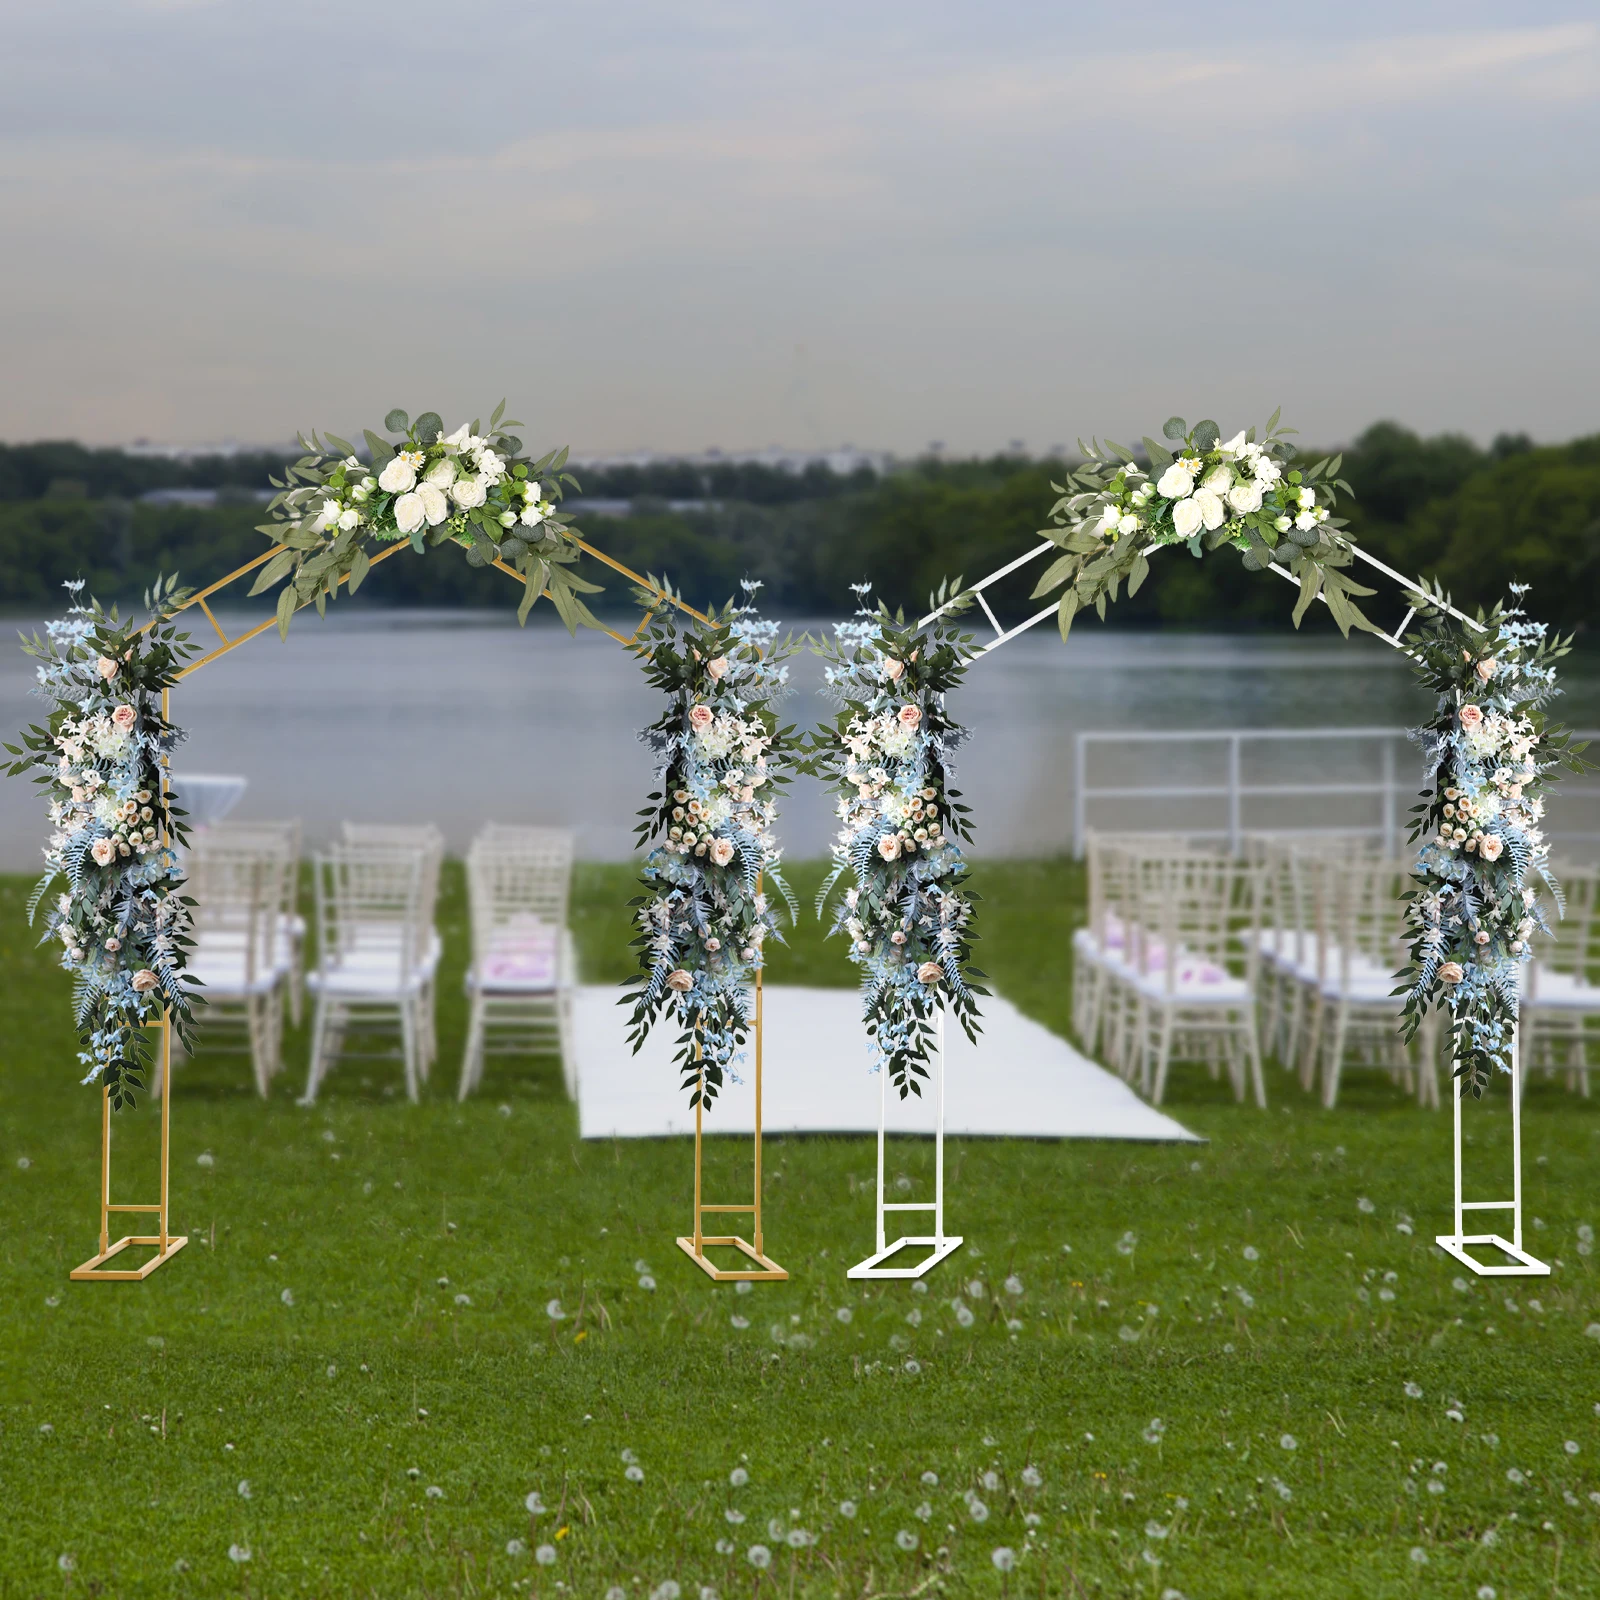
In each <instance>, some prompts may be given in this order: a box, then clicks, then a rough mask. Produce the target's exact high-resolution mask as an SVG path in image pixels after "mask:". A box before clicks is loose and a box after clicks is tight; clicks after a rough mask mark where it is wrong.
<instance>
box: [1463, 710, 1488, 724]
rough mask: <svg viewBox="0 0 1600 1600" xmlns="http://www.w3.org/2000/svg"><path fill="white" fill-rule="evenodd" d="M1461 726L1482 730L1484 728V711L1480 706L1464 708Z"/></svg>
mask: <svg viewBox="0 0 1600 1600" xmlns="http://www.w3.org/2000/svg"><path fill="white" fill-rule="evenodd" d="M1461 726H1462V727H1463V728H1480V727H1482V726H1483V709H1482V707H1480V706H1462V708H1461Z"/></svg>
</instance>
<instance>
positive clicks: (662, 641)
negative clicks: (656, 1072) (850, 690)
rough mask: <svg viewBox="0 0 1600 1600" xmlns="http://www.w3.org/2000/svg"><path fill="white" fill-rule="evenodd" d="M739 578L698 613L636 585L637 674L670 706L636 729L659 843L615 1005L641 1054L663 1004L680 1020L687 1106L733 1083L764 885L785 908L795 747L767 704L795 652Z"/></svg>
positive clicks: (774, 930) (647, 817) (764, 908)
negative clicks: (630, 967) (784, 863)
mask: <svg viewBox="0 0 1600 1600" xmlns="http://www.w3.org/2000/svg"><path fill="white" fill-rule="evenodd" d="M652 581H653V580H652ZM660 587H661V590H662V593H663V594H665V593H666V585H664V584H663V585H661V586H660ZM744 587H745V591H746V593H745V603H744V604H741V605H738V606H735V605H734V604H733V603H732V602H729V604H728V605H727V606H726V607H724V608H723V610H722V612H721V613H720V614H715V613H714V614H713V615H712V616H711V617H710V618H708V619H707V620H706V621H705V622H696V621H693V620H691V619H686V618H682V617H680V616H679V615H678V614H677V613H676V612H675V611H674V609H673V608H672V607H671V606H670V605H669V604H665V603H663V598H662V594H651V593H648V592H645V591H640V594H639V599H640V602H641V604H643V605H644V606H645V608H646V611H647V613H648V620H647V622H646V624H645V627H644V630H643V632H642V634H641V636H640V643H639V650H640V654H641V656H642V659H643V663H644V671H645V676H646V678H647V679H648V680H649V681H650V683H651V684H652V685H653V686H654V687H656V688H657V689H660V690H661V691H662V692H663V693H665V694H666V695H668V696H669V697H670V704H669V705H668V707H667V709H666V711H665V712H663V714H662V715H661V717H660V718H659V719H658V720H657V721H656V722H654V723H652V724H651V725H650V726H649V727H648V728H646V729H645V730H644V732H643V733H642V734H641V735H640V737H641V738H642V739H643V740H644V741H645V743H646V744H647V745H649V747H650V749H651V751H652V752H653V753H654V755H655V757H656V763H657V765H656V778H657V782H658V784H659V788H658V789H657V791H656V792H655V793H653V794H652V795H651V796H650V802H651V803H650V804H649V805H648V806H647V807H646V808H645V809H644V810H643V811H641V812H640V813H639V815H640V816H641V817H643V818H644V821H643V822H642V823H641V824H640V826H639V830H638V832H639V841H640V843H641V844H649V843H651V841H654V848H653V849H652V850H651V851H650V853H649V855H648V856H647V857H646V859H645V863H644V870H643V875H642V877H643V884H644V888H645V890H646V893H645V894H644V895H642V896H640V897H639V898H637V899H635V900H633V901H631V902H630V905H631V906H632V907H633V908H634V910H635V912H636V917H637V923H638V929H639V932H638V935H637V937H636V938H635V939H634V941H633V943H634V946H635V948H636V949H637V950H638V952H639V968H640V970H639V973H638V974H637V975H636V976H635V977H634V978H632V979H630V980H629V988H630V989H632V990H633V991H634V992H633V993H631V994H629V995H627V996H625V997H624V999H623V1001H622V1004H624V1005H631V1006H632V1008H633V1015H632V1017H631V1018H630V1024H629V1027H630V1031H629V1038H630V1040H631V1042H632V1044H633V1048H634V1050H635V1051H636V1052H637V1050H638V1049H639V1047H640V1046H641V1045H642V1044H643V1043H644V1041H645V1038H646V1036H647V1035H648V1034H649V1031H650V1028H651V1026H652V1024H653V1023H654V1022H655V1021H656V1019H657V1018H658V1017H659V1016H660V1015H661V1014H662V1013H663V1012H667V1013H670V1014H671V1015H672V1016H673V1017H674V1018H675V1019H676V1021H677V1023H678V1026H679V1028H680V1029H681V1030H682V1032H681V1035H680V1037H679V1040H678V1053H677V1056H676V1058H675V1059H676V1060H677V1061H678V1062H679V1064H680V1066H681V1070H682V1073H683V1087H684V1088H686V1089H688V1090H689V1091H690V1096H689V1105H690V1107H691V1109H692V1108H693V1107H695V1106H699V1105H705V1106H709V1105H710V1104H711V1103H712V1101H713V1100H715V1099H716V1096H717V1092H718V1090H719V1089H720V1088H721V1087H722V1084H723V1079H724V1074H727V1075H729V1076H731V1077H733V1080H734V1081H735V1082H738V1081H739V1080H738V1077H737V1074H736V1073H735V1071H734V1067H735V1064H736V1062H737V1061H738V1059H739V1057H740V1055H741V1053H742V1051H743V1047H744V1041H745V1037H746V1034H747V1032H748V1030H749V1026H750V990H751V985H752V984H753V983H754V981H755V976H756V974H757V973H758V972H760V970H761V967H762V962H763V959H764V956H763V947H764V945H765V943H766V941H767V939H768V938H769V937H781V935H779V934H778V919H777V916H776V913H775V912H774V910H773V906H772V903H771V901H770V899H769V898H768V893H767V891H768V887H769V886H770V887H772V888H774V889H776V890H777V892H778V893H779V894H780V895H781V896H782V897H783V899H784V900H785V901H786V902H787V903H788V906H789V910H790V913H791V915H792V914H793V912H794V903H793V899H792V897H791V896H790V894H789V890H788V887H787V885H786V884H785V883H784V881H783V877H782V874H781V872H780V870H779V862H780V859H781V856H780V851H779V849H778V846H777V843H776V841H775V840H774V838H773V833H772V830H773V825H774V824H775V823H776V821H777V817H778V791H779V790H780V789H781V788H782V787H783V785H785V784H786V783H788V782H789V780H790V776H791V774H790V771H789V768H790V767H791V765H792V761H793V754H794V744H793V740H792V737H791V735H792V730H791V729H788V728H780V727H779V726H778V719H777V716H776V714H775V712H774V710H773V706H774V703H775V702H776V701H777V700H778V699H779V698H780V697H781V696H782V695H783V694H784V693H786V692H787V680H788V671H789V669H788V667H787V666H786V665H784V662H785V660H786V659H787V657H788V656H789V655H790V654H791V653H792V652H791V651H790V649H789V648H788V647H787V646H786V645H782V644H779V642H778V638H777V634H778V624H777V623H775V622H771V621H765V620H763V619H762V618H760V617H759V616H758V615H757V614H756V612H755V610H754V608H753V606H752V605H751V604H750V601H751V599H752V597H753V595H754V592H755V590H756V589H757V588H759V585H757V584H752V583H747V584H746V585H745V586H744Z"/></svg>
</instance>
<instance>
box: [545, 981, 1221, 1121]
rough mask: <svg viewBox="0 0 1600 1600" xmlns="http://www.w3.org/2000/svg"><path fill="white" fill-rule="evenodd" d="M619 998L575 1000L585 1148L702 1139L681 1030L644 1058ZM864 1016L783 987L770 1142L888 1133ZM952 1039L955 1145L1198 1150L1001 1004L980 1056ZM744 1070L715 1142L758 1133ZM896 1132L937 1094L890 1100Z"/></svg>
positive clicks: (592, 991) (767, 1111) (774, 1005)
mask: <svg viewBox="0 0 1600 1600" xmlns="http://www.w3.org/2000/svg"><path fill="white" fill-rule="evenodd" d="M621 993H622V991H621V990H620V989H616V988H611V987H609V986H601V985H585V986H584V987H582V988H580V989H579V990H578V992H577V996H576V1000H575V1005H574V1015H573V1023H574V1026H573V1035H574V1038H573V1049H574V1056H575V1061H576V1066H577V1077H578V1123H579V1127H580V1129H581V1131H582V1135H583V1137H584V1138H585V1139H609V1138H622V1139H640V1138H652V1137H656V1136H658V1135H661V1134H671V1133H692V1132H693V1131H694V1114H693V1112H691V1111H690V1110H689V1108H688V1100H689V1097H688V1094H687V1093H686V1092H685V1091H684V1090H682V1089H681V1088H680V1087H679V1079H678V1074H677V1071H676V1070H675V1068H674V1066H673V1063H672V1054H673V1044H674V1042H675V1040H676V1037H677V1034H676V1030H675V1029H674V1028H673V1027H672V1026H671V1025H670V1024H667V1025H665V1026H658V1027H657V1028H656V1030H655V1031H654V1032H653V1033H652V1034H651V1036H650V1038H649V1039H648V1040H647V1041H646V1043H645V1046H644V1048H643V1049H642V1050H641V1051H640V1052H639V1054H638V1055H633V1054H632V1053H631V1052H630V1051H629V1048H628V1042H627V1034H626V1027H625V1024H626V1019H627V1015H628V1013H627V1011H626V1010H625V1009H624V1008H623V1007H622V1006H619V1005H618V1004H617V1000H618V997H619V995H620V994H621ZM860 1007H861V1002H860V999H859V997H858V995H857V994H856V991H855V990H853V989H801V988H787V987H779V986H774V987H772V988H769V989H768V990H767V991H766V1012H765V1021H766V1029H765V1033H766V1053H765V1056H764V1058H763V1060H764V1071H763V1090H764V1094H763V1099H764V1102H765V1103H764V1115H763V1118H762V1122H763V1126H764V1128H765V1129H766V1131H767V1132H768V1133H876V1132H877V1128H878V1078H877V1075H876V1074H875V1073H871V1072H869V1071H868V1061H867V1046H866V1039H865V1035H864V1034H863V1033H862V1031H861V1011H860ZM946 1038H947V1040H948V1060H947V1065H946V1070H945V1084H946V1090H945V1131H946V1132H947V1133H949V1134H952V1135H958V1134H986V1135H1009V1136H1013V1137H1017V1138H1035V1139H1154V1140H1166V1141H1172V1140H1195V1139H1196V1136H1195V1135H1194V1134H1192V1133H1190V1132H1189V1130H1188V1129H1187V1128H1184V1127H1181V1126H1180V1125H1179V1124H1178V1123H1176V1122H1174V1121H1173V1120H1172V1118H1171V1117H1168V1116H1164V1115H1163V1114H1162V1113H1161V1112H1159V1111H1157V1110H1156V1109H1155V1107H1153V1106H1150V1105H1147V1104H1146V1103H1145V1102H1144V1101H1143V1100H1141V1099H1140V1098H1139V1097H1138V1096H1137V1095H1136V1094H1135V1093H1134V1092H1133V1091H1132V1090H1131V1089H1130V1088H1129V1087H1128V1086H1127V1085H1126V1084H1125V1083H1123V1082H1122V1080H1121V1079H1120V1078H1118V1077H1116V1076H1114V1075H1113V1074H1112V1073H1109V1072H1107V1071H1106V1070H1105V1069H1104V1068H1103V1067H1099V1066H1097V1065H1096V1064H1095V1063H1094V1062H1092V1061H1090V1060H1088V1059H1087V1058H1086V1057H1085V1056H1082V1055H1080V1054H1079V1053H1078V1052H1077V1051H1076V1050H1074V1049H1073V1047H1072V1046H1071V1045H1070V1044H1068V1043H1067V1042H1066V1040H1065V1039H1061V1038H1058V1037H1057V1036H1056V1035H1055V1034H1053V1033H1051V1032H1050V1030H1049V1029H1048V1028H1044V1027H1041V1026H1040V1025H1039V1024H1038V1023H1037V1022H1032V1021H1030V1020H1029V1019H1028V1018H1027V1017H1025V1016H1023V1014H1022V1013H1021V1012H1020V1011H1018V1010H1017V1008H1016V1007H1015V1006H1014V1005H1012V1004H1011V1002H1010V1001H1009V1000H1005V999H1002V998H1001V997H1000V996H998V995H996V996H994V997H993V998H991V999H989V1000H986V1001H984V1002H983V1032H982V1034H981V1035H980V1036H979V1040H978V1043H977V1044H976V1045H973V1044H971V1043H969V1042H968V1040H967V1037H966V1035H965V1034H963V1033H962V1031H961V1029H960V1028H959V1027H956V1026H954V1025H953V1024H952V1025H951V1026H949V1027H948V1028H947V1029H946ZM740 1073H741V1075H742V1076H743V1078H744V1080H745V1081H744V1083H743V1084H742V1085H740V1084H729V1085H727V1086H726V1087H725V1088H724V1089H723V1091H722V1093H721V1095H720V1096H719V1097H718V1098H717V1101H716V1103H715V1104H714V1106H713V1107H712V1109H711V1111H710V1112H709V1113H708V1115H707V1119H706V1127H707V1130H708V1131H712V1132H717V1133H750V1132H751V1131H752V1130H753V1128H754V1095H753V1093H752V1078H753V1073H754V1060H753V1057H752V1058H751V1059H749V1060H746V1061H745V1062H744V1063H742V1065H741V1067H740ZM889 1128H890V1131H891V1132H928V1133H931V1132H932V1131H933V1106H932V1097H931V1095H930V1094H926V1093H925V1094H924V1095H923V1097H922V1099H921V1100H920V1101H919V1100H918V1099H917V1098H916V1097H915V1096H913V1097H912V1098H911V1099H910V1100H908V1101H900V1100H898V1098H895V1097H894V1096H893V1091H891V1099H890V1110H889ZM1197 1142H1198V1141H1197Z"/></svg>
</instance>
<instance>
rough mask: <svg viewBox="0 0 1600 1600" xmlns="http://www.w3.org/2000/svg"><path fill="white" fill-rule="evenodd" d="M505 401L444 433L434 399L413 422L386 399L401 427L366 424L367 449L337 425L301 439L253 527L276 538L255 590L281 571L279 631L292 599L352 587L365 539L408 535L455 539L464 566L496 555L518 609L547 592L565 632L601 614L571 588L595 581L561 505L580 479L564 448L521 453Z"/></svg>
mask: <svg viewBox="0 0 1600 1600" xmlns="http://www.w3.org/2000/svg"><path fill="white" fill-rule="evenodd" d="M504 411H505V401H503V400H502V401H501V402H500V404H499V405H498V406H496V407H495V409H494V414H493V415H492V416H491V417H490V418H489V426H488V428H487V429H486V430H481V429H480V426H479V424H478V422H477V421H474V422H473V423H472V424H471V425H470V426H467V425H463V426H461V427H459V428H457V429H456V431H455V432H454V433H450V434H447V433H446V432H445V431H444V424H443V422H442V421H441V420H440V418H439V414H438V413H437V412H435V411H425V412H424V413H423V414H422V415H421V416H420V417H418V418H417V420H416V421H415V422H412V421H411V420H410V418H409V417H407V415H406V413H405V412H404V411H399V410H395V411H391V412H390V413H389V414H388V416H386V417H385V418H384V419H383V425H384V427H385V428H386V429H387V430H388V431H389V432H390V433H394V434H399V435H401V436H402V437H401V438H400V439H399V441H398V442H391V441H390V440H388V439H386V438H384V437H383V436H382V435H381V434H377V433H374V432H373V431H372V430H371V429H370V428H368V429H365V430H364V431H363V437H364V438H365V440H366V445H367V454H368V457H369V459H368V460H367V461H363V460H362V459H361V457H360V456H359V455H357V453H356V449H355V446H354V445H352V444H350V443H348V442H347V441H346V440H344V439H340V438H338V437H337V436H336V435H334V434H331V433H330V434H327V435H326V436H325V441H326V442H324V439H320V438H318V436H317V435H316V434H315V433H313V434H312V435H311V438H310V439H309V440H307V439H306V438H304V437H303V436H301V438H300V440H299V443H300V447H301V449H303V450H304V451H306V454H305V455H304V456H302V457H301V458H300V460H298V461H296V462H295V463H294V465H293V466H291V467H289V468H288V469H287V471H286V473H285V475H284V478H283V480H282V481H280V480H279V479H277V478H274V479H272V480H271V482H272V484H273V487H274V488H276V489H277V490H278V493H277V494H276V495H275V496H274V497H273V499H272V500H271V501H270V502H268V506H267V510H268V511H269V513H270V514H271V516H272V518H273V520H272V521H270V522H267V523H264V524H263V525H262V526H261V528H260V530H259V531H260V532H262V533H264V534H266V535H267V536H268V537H269V538H271V539H272V540H273V541H274V542H276V543H278V544H281V545H283V546H284V548H283V549H282V550H280V551H279V552H278V553H277V554H276V555H274V556H273V557H272V559H271V560H270V561H268V562H267V563H266V564H265V565H264V566H263V567H262V569H261V572H260V575H259V576H258V577H257V578H256V581H255V585H254V587H253V588H252V589H251V590H250V592H251V594H260V593H262V592H263V591H264V590H267V589H270V588H271V587H272V586H273V584H275V583H277V582H279V581H280V580H282V579H284V578H287V579H289V580H290V581H289V582H288V583H287V584H285V586H284V588H283V590H282V591H281V593H280V594H279V595H278V631H279V632H280V633H283V634H287V633H288V631H289V622H290V619H291V618H292V617H293V616H294V613H295V611H296V610H297V609H298V608H299V607H301V606H303V605H307V604H311V603H315V605H316V607H317V610H318V612H319V613H320V612H325V611H326V609H327V603H328V601H329V600H330V599H333V598H335V597H336V596H337V594H338V591H339V585H340V583H341V582H344V581H345V580H348V582H349V588H350V592H351V593H352V594H354V593H355V591H356V590H357V589H359V588H360V587H361V584H362V583H363V581H364V580H365V579H366V576H367V572H368V570H369V569H370V567H371V565H372V557H371V555H370V554H369V553H368V549H367V545H368V542H369V541H376V542H378V543H380V544H384V543H388V544H392V543H394V542H395V541H397V540H400V539H409V540H410V541H411V545H412V548H413V549H414V550H416V552H417V553H418V554H419V555H420V554H422V553H423V552H424V551H425V550H426V549H427V548H428V547H429V546H430V545H434V546H437V545H441V544H444V543H446V542H450V543H454V544H458V545H460V546H461V547H462V549H463V550H464V551H465V552H466V559H467V563H468V565H469V566H474V567H483V566H490V565H494V564H497V563H498V564H503V565H505V566H508V567H510V568H511V569H513V570H514V571H516V572H517V573H518V574H520V575H521V577H522V578H523V580H524V584H525V587H524V590H523V595H522V603H521V605H520V606H519V607H518V608H517V619H518V621H520V622H526V621H527V619H528V613H529V611H530V610H532V608H533V605H534V603H535V602H536V601H537V600H538V598H539V596H540V595H541V594H545V593H548V594H549V596H550V599H551V602H552V603H553V604H554V606H555V608H556V610H557V612H558V613H559V614H560V616H561V620H562V621H563V622H565V623H566V625H567V628H568V630H569V631H570V632H573V633H575V632H576V631H577V629H578V628H579V626H580V625H581V626H583V627H590V628H598V627H599V626H600V624H599V623H598V622H597V621H596V620H595V618H594V616H593V615H592V614H591V613H590V611H589V609H588V607H587V606H586V605H584V603H583V601H582V599H580V598H579V597H580V596H581V595H584V594H595V593H598V592H599V585H598V584H593V583H589V582H587V581H585V580H584V579H582V578H580V577H579V576H578V574H577V571H576V569H575V564H576V562H577V560H578V555H579V550H578V547H577V546H576V545H575V544H574V543H573V533H572V530H571V522H572V518H571V517H570V516H569V515H567V514H566V513H565V512H563V511H560V510H559V509H558V505H559V502H560V500H561V497H562V493H563V485H570V486H571V487H573V488H576V487H577V480H576V479H575V478H574V477H573V476H572V475H571V474H570V473H568V472H565V471H563V468H564V467H565V466H566V461H567V452H566V451H565V450H564V449H563V450H559V451H556V450H552V451H551V452H549V454H547V455H544V456H541V457H540V458H539V459H538V460H537V461H529V460H527V459H526V458H524V457H523V456H522V454H521V451H522V441H521V440H520V439H519V438H517V437H516V436H515V435H514V434H513V433H512V432H511V431H510V430H511V429H513V428H520V427H521V426H522V424H521V423H520V422H502V420H501V418H502V415H503V414H504Z"/></svg>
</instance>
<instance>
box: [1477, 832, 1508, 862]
mask: <svg viewBox="0 0 1600 1600" xmlns="http://www.w3.org/2000/svg"><path fill="white" fill-rule="evenodd" d="M1504 849H1505V845H1504V844H1503V843H1501V841H1500V840H1499V839H1498V838H1497V837H1496V836H1495V835H1494V834H1492V833H1486V834H1484V836H1483V837H1482V838H1481V839H1480V840H1479V841H1478V858H1479V860H1481V861H1498V860H1499V859H1500V852H1501V851H1502V850H1504Z"/></svg>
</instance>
